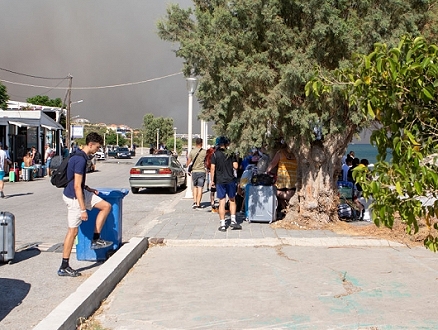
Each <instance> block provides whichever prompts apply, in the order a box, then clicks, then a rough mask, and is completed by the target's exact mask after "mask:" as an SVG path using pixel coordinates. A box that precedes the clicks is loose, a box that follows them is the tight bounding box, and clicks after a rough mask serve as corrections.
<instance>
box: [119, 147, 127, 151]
mask: <svg viewBox="0 0 438 330" xmlns="http://www.w3.org/2000/svg"><path fill="white" fill-rule="evenodd" d="M119 151H129V150H128V148H119Z"/></svg>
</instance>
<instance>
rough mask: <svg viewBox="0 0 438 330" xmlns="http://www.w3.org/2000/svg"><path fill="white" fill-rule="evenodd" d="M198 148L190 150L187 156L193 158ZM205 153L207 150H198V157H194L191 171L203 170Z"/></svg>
mask: <svg viewBox="0 0 438 330" xmlns="http://www.w3.org/2000/svg"><path fill="white" fill-rule="evenodd" d="M198 151H199V148H194V149H192V151H190V154H189V158H190V159H191V160H192V163H193V161H194V160H195V157H196V154H197V153H198ZM206 155H207V151H206V150H205V149H202V150H201V151H200V152H199V155H198V157H197V158H196V162H195V163H194V164H193V167H192V172H205V166H204V160H205V156H206Z"/></svg>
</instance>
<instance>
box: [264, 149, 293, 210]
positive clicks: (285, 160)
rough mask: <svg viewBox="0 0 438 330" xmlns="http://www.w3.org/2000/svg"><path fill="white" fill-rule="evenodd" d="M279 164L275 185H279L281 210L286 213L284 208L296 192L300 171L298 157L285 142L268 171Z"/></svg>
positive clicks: (278, 192)
mask: <svg viewBox="0 0 438 330" xmlns="http://www.w3.org/2000/svg"><path fill="white" fill-rule="evenodd" d="M277 166H278V169H277V180H276V182H275V186H276V187H277V199H278V205H279V207H280V212H282V213H284V210H285V209H286V208H287V206H288V204H289V200H290V199H291V198H292V196H293V195H294V194H295V191H296V183H297V171H298V162H297V159H296V158H295V155H294V154H293V153H292V150H290V148H289V146H287V145H285V144H283V146H282V148H281V149H280V150H279V151H278V152H277V153H276V154H275V156H274V158H273V159H272V161H271V163H270V164H269V166H268V168H267V173H269V172H271V170H272V169H274V168H275V167H277ZM282 216H283V214H281V216H280V218H281V217H282Z"/></svg>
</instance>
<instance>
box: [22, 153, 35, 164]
mask: <svg viewBox="0 0 438 330" xmlns="http://www.w3.org/2000/svg"><path fill="white" fill-rule="evenodd" d="M32 161H33V160H32V154H31V153H30V151H28V152H27V154H26V155H25V156H24V157H23V165H24V167H31V166H32Z"/></svg>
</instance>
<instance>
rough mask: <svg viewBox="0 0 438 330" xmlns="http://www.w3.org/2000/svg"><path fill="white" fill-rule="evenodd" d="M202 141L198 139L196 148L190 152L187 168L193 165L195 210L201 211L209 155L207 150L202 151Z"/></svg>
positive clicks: (193, 206)
mask: <svg viewBox="0 0 438 330" xmlns="http://www.w3.org/2000/svg"><path fill="white" fill-rule="evenodd" d="M202 142H203V141H202V139H201V138H197V139H196V141H195V143H196V147H195V148H193V149H192V150H191V151H190V154H189V158H188V159H187V166H189V164H190V163H192V172H191V174H192V181H193V190H192V191H193V200H194V202H193V205H192V208H193V209H201V199H202V188H203V187H204V182H205V165H204V160H205V156H206V154H207V152H206V150H205V149H202Z"/></svg>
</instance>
